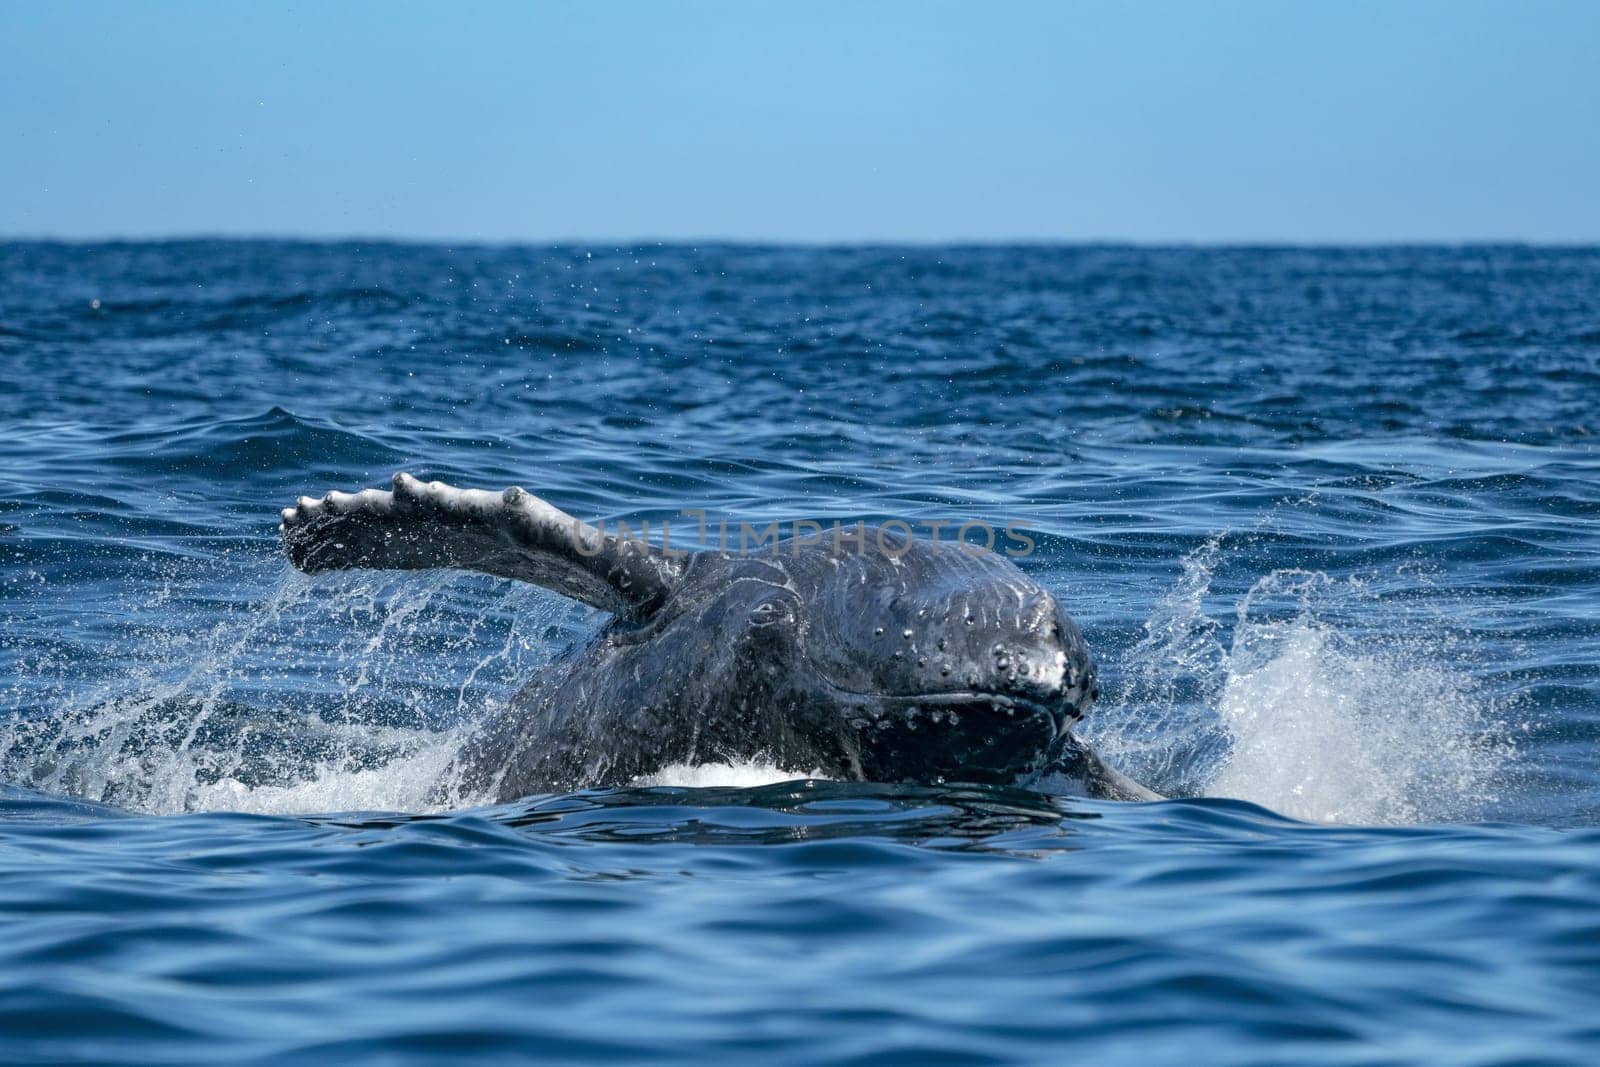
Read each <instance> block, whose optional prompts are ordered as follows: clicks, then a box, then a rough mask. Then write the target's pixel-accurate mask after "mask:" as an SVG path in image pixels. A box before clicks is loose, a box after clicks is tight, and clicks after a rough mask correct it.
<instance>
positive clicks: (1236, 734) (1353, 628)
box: [1093, 537, 1515, 824]
mask: <svg viewBox="0 0 1600 1067" xmlns="http://www.w3.org/2000/svg"><path fill="white" fill-rule="evenodd" d="M1222 545H1223V539H1222V538H1220V537H1218V538H1213V539H1212V540H1210V541H1208V542H1207V543H1206V544H1204V545H1202V546H1201V547H1200V548H1199V549H1197V550H1196V551H1194V552H1192V553H1190V554H1189V555H1188V556H1187V557H1186V558H1185V559H1184V561H1183V575H1182V577H1181V578H1180V579H1179V580H1178V582H1177V583H1176V584H1175V586H1174V587H1173V589H1172V590H1171V591H1170V592H1169V593H1168V594H1167V595H1166V596H1165V597H1164V598H1162V600H1161V601H1160V602H1159V603H1158V604H1157V606H1156V608H1155V610H1154V611H1153V612H1152V614H1151V616H1150V619H1149V620H1148V621H1147V622H1146V624H1145V633H1144V636H1143V638H1142V640H1141V641H1140V642H1139V643H1138V644H1137V645H1136V646H1135V647H1134V648H1133V649H1132V651H1131V653H1130V655H1129V656H1128V658H1127V662H1126V663H1125V664H1124V665H1123V666H1124V671H1123V673H1124V676H1125V681H1124V684H1123V686H1122V691H1121V692H1120V693H1119V694H1117V695H1116V697H1115V698H1114V700H1113V701H1112V706H1110V707H1108V708H1107V709H1105V714H1103V715H1099V716H1097V717H1096V720H1097V724H1098V728H1099V729H1100V730H1101V731H1102V734H1101V735H1100V736H1096V737H1095V738H1094V739H1093V740H1094V741H1095V743H1096V744H1098V745H1099V746H1100V747H1101V748H1102V750H1104V751H1105V752H1106V753H1107V754H1108V755H1109V756H1111V757H1112V758H1113V759H1115V760H1118V761H1120V762H1122V763H1123V764H1125V765H1127V766H1128V767H1130V768H1131V769H1132V770H1133V771H1134V773H1135V774H1136V776H1141V777H1143V778H1144V779H1145V780H1147V781H1150V782H1152V783H1154V784H1156V786H1157V787H1158V788H1163V789H1165V790H1167V791H1169V792H1172V793H1175V794H1183V795H1199V794H1209V795H1218V796H1231V797H1238V798H1241V799H1245V800H1251V801H1254V802H1256V803H1259V804H1262V805H1265V806H1267V807H1270V808H1273V809H1274V810H1277V811H1280V812H1283V813H1285V814H1288V815H1293V816H1297V817H1300V818H1305V819H1313V820H1322V821H1332V822H1346V823H1361V824H1390V823H1414V822H1421V821H1430V820H1443V819H1459V818H1474V817H1481V816H1482V815H1484V814H1485V813H1486V812H1488V811H1489V810H1491V809H1492V806H1493V804H1494V802H1495V800H1496V799H1497V795H1496V791H1497V788H1498V785H1497V783H1500V782H1503V781H1505V780H1506V775H1505V771H1506V769H1507V767H1508V765H1509V763H1510V761H1511V760H1512V758H1513V757H1514V754H1515V753H1514V748H1513V746H1512V743H1511V741H1510V740H1509V738H1510V736H1511V734H1512V731H1511V729H1510V728H1509V727H1508V725H1507V723H1506V721H1505V716H1506V714H1508V712H1509V708H1507V707H1504V706H1498V705H1497V704H1496V702H1495V701H1493V700H1492V699H1490V698H1489V697H1488V696H1487V695H1486V694H1485V693H1484V692H1482V691H1481V688H1480V686H1479V685H1478V684H1477V683H1476V682H1475V681H1474V679H1473V676H1472V674H1471V672H1470V670H1469V669H1468V667H1469V656H1470V651H1471V642H1470V640H1469V639H1468V638H1466V637H1465V636H1463V635H1460V634H1458V633H1453V632H1451V631H1450V630H1449V629H1448V628H1447V626H1446V625H1445V623H1444V622H1443V621H1442V619H1441V618H1440V617H1439V616H1437V615H1422V614H1412V613H1408V612H1405V611H1403V610H1400V609H1397V608H1396V607H1395V606H1393V605H1387V604H1385V603H1384V602H1383V601H1382V600H1381V599H1380V598H1378V597H1377V596H1376V595H1375V594H1373V593H1372V592H1371V591H1370V588H1369V585H1368V583H1366V582H1363V581H1360V580H1357V579H1344V580H1334V579H1332V578H1330V577H1329V576H1328V575H1326V574H1323V573H1320V572H1314V571H1305V570H1297V569H1287V570H1274V571H1272V572H1271V573H1269V574H1267V575H1265V576H1264V577H1261V578H1260V579H1258V580H1257V581H1255V582H1254V584H1253V585H1252V586H1251V587H1250V588H1249V590H1248V591H1247V592H1246V593H1245V594H1244V595H1243V596H1241V597H1238V598H1237V600H1236V601H1235V603H1234V606H1233V613H1232V614H1233V619H1232V622H1231V626H1230V625H1225V624H1224V623H1223V622H1222V621H1220V620H1218V619H1216V618H1213V617H1212V616H1211V615H1209V614H1207V611H1206V605H1207V602H1208V600H1210V599H1211V597H1210V592H1211V585H1212V580H1213V577H1214V575H1215V572H1216V570H1217V568H1218V566H1219V564H1220V563H1221V562H1222V561H1223V559H1224V554H1223V548H1222ZM1397 620H1401V621H1405V622H1407V623H1409V624H1410V625H1408V626H1406V627H1402V628H1401V630H1402V632H1400V633H1396V632H1394V631H1395V629H1396V622H1397Z"/></svg>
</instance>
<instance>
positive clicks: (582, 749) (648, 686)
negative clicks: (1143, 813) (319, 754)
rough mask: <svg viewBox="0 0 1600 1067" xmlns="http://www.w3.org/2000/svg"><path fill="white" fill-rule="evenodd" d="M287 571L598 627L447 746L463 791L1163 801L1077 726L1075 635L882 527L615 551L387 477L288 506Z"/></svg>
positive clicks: (536, 515) (1013, 582)
mask: <svg viewBox="0 0 1600 1067" xmlns="http://www.w3.org/2000/svg"><path fill="white" fill-rule="evenodd" d="M281 530H282V533H283V539H284V546H285V549H286V551H287V552H288V554H289V557H290V559H291V560H292V561H293V562H294V563H295V565H296V566H299V567H301V568H302V569H304V570H307V571H311V572H315V571H321V570H328V569H339V568H346V567H380V568H405V569H415V568H423V567H438V566H454V567H462V568H467V569H474V570H480V571H485V572H487V573H491V574H498V575H501V576H504V577H514V578H519V579H522V580H528V581H534V582H537V583H538V584H542V585H546V586H548V587H550V588H554V589H557V590H558V591H561V592H563V593H566V594H568V595H571V596H574V597H576V598H578V599H580V600H584V601H586V602H588V603H591V604H594V605H596V606H598V607H602V608H605V609H607V610H610V611H612V612H613V618H612V620H611V621H610V623H609V624H608V625H607V626H606V627H605V628H604V629H603V630H602V631H601V632H600V633H599V634H598V635H596V637H595V638H594V639H593V640H592V641H590V642H589V643H588V644H586V645H584V646H582V647H581V648H576V649H573V650H570V651H569V652H567V653H566V654H564V655H563V656H561V657H559V658H558V659H557V660H556V661H555V662H553V663H551V664H550V665H549V666H548V667H547V668H546V669H545V670H543V671H542V672H541V673H540V674H539V676H538V677H536V678H535V679H533V680H532V681H531V682H529V683H528V684H527V685H526V686H525V687H524V688H523V689H522V690H520V691H519V692H518V693H517V694H516V695H515V696H514V697H513V698H512V699H511V700H510V702H509V703H508V705H507V706H506V709H505V710H504V711H503V712H502V713H500V714H499V715H498V716H497V717H496V718H495V719H494V720H493V721H491V722H490V723H488V724H487V725H486V726H485V727H484V728H483V729H482V730H480V731H479V732H478V733H477V734H476V736H475V737H474V738H473V739H472V740H471V741H469V742H468V743H467V745H466V746H465V747H464V748H463V751H462V752H461V754H460V756H459V757H458V760H457V772H458V777H459V786H460V787H461V789H462V791H463V793H466V794H470V795H487V796H491V797H493V798H496V799H498V800H501V801H510V800H515V799H518V798H521V797H524V796H528V795H531V794H535V793H548V792H565V791H571V790H574V789H580V788H593V787H610V786H621V785H626V784H628V783H630V782H633V781H635V780H637V779H638V778H640V777H641V776H646V775H649V774H652V773H654V772H656V771H659V770H661V769H662V768H665V767H669V766H673V765H681V764H701V763H737V762H746V761H752V760H759V761H764V762H770V763H772V764H775V765H777V766H778V767H781V768H784V769H786V770H793V771H794V772H796V774H797V775H817V776H821V777H827V778H833V779H839V780H860V781H880V782H919V783H935V782H946V781H950V782H954V781H964V782H981V783H1005V784H1011V783H1017V782H1023V783H1026V782H1028V781H1031V780H1034V779H1038V778H1042V777H1044V776H1048V777H1050V778H1051V779H1052V780H1053V781H1054V782H1056V783H1057V787H1058V788H1059V783H1061V782H1062V781H1066V782H1068V783H1072V784H1073V785H1074V786H1075V788H1074V790H1073V791H1077V792H1081V793H1083V794H1085V795H1089V796H1096V797H1104V798H1110V799H1122V800H1149V799H1158V798H1157V797H1156V795H1155V794H1154V793H1151V792H1150V791H1149V790H1147V789H1145V788H1144V787H1143V786H1140V785H1138V784H1137V783H1135V782H1133V781H1131V780H1129V779H1127V778H1125V777H1124V776H1122V775H1121V774H1119V773H1118V772H1116V771H1115V770H1113V769H1112V768H1111V767H1109V766H1107V765H1106V764H1105V763H1104V762H1103V761H1102V760H1100V759H1099V757H1098V756H1096V755H1095V754H1094V753H1093V752H1092V751H1090V750H1089V749H1088V747H1087V746H1085V745H1084V744H1083V743H1082V742H1081V741H1079V740H1078V739H1077V738H1076V737H1075V736H1074V735H1073V734H1072V733H1071V730H1070V727H1071V725H1072V723H1073V722H1075V721H1076V720H1077V719H1078V718H1080V717H1081V716H1082V715H1083V713H1084V712H1085V711H1086V710H1087V709H1088V707H1089V706H1090V705H1091V704H1092V703H1093V701H1094V700H1095V698H1096V697H1097V696H1098V695H1099V689H1098V683H1097V680H1096V669H1095V664H1094V661H1093V659H1092V658H1091V657H1090V655H1089V652H1088V649H1087V647H1086V646H1085V644H1084V641H1083V637H1082V635H1081V634H1080V633H1079V632H1078V628H1077V627H1076V626H1075V625H1074V624H1073V622H1072V621H1071V620H1070V619H1069V618H1068V617H1067V615H1066V614H1065V613H1064V612H1063V611H1062V610H1061V607H1060V605H1059V604H1058V603H1057V602H1056V600H1055V598H1054V597H1053V596H1051V594H1050V593H1049V592H1048V591H1046V590H1045V589H1043V588H1042V587H1040V586H1039V585H1038V584H1036V583H1035V582H1033V581H1032V580H1031V579H1030V578H1028V577H1027V575H1025V574H1024V573H1023V572H1022V571H1021V570H1020V569H1018V568H1017V567H1016V565H1015V564H1013V563H1012V562H1011V561H1010V560H1008V559H1006V558H1005V557H1003V556H1001V555H999V554H996V553H993V552H978V551H974V550H972V549H968V548H963V547H961V546H959V545H955V544H951V543H948V542H946V543H943V544H937V545H936V544H933V543H930V542H927V541H919V540H914V539H911V538H909V537H907V536H905V535H904V534H903V533H901V532H899V531H894V530H883V531H880V530H878V529H876V528H873V527H867V528H866V529H865V536H864V537H862V538H859V539H857V538H855V537H853V536H852V537H849V538H846V539H844V540H842V541H836V540H835V539H834V538H832V537H831V536H827V535H824V536H822V537H819V538H810V539H804V540H799V541H797V540H794V539H789V540H782V541H778V542H776V543H771V544H767V545H763V546H762V547H761V550H760V552H759V553H751V554H745V555H726V554H721V553H718V552H698V553H692V554H689V553H676V552H673V553H669V552H666V551H663V550H662V549H661V548H659V547H649V548H646V547H645V546H643V545H640V544H639V543H637V542H624V541H619V540H617V539H616V538H608V537H606V536H605V535H604V534H603V533H602V532H601V531H599V530H596V529H595V528H594V527H591V526H588V525H586V524H584V523H581V522H579V521H578V520H576V519H573V518H572V517H571V516H568V515H566V514H565V513H563V512H560V511H559V510H557V509H555V508H553V507H551V506H550V505H549V504H547V503H545V502H544V501H542V500H538V499H537V498H535V497H532V496H530V495H528V494H527V493H525V492H523V491H522V490H520V489H510V490H506V491H505V492H504V493H489V492H485V491H482V490H459V489H455V488H453V487H450V486H446V485H443V484H442V483H438V482H434V483H422V482H419V481H417V480H416V479H412V478H410V477H408V476H406V475H403V474H402V475H396V476H395V481H394V489H393V491H391V492H385V491H381V490H365V491H363V492H360V493H355V494H345V493H330V494H328V495H327V496H325V497H323V498H322V499H320V500H310V499H307V498H301V501H300V503H299V504H298V505H297V506H296V507H294V508H289V509H285V511H284V513H283V526H282V527H281Z"/></svg>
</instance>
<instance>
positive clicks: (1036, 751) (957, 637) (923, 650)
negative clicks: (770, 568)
mask: <svg viewBox="0 0 1600 1067" xmlns="http://www.w3.org/2000/svg"><path fill="white" fill-rule="evenodd" d="M893 548H894V551H893V552H892V553H888V552H880V553H872V552H867V553H862V554H859V555H847V556H844V557H839V556H837V555H836V554H820V555H822V557H823V558H820V559H813V560H810V561H797V563H801V565H798V566H796V567H795V568H793V569H792V574H793V575H794V582H795V583H796V584H797V585H798V586H799V588H800V592H801V596H800V597H799V602H800V604H801V605H803V608H802V610H803V611H804V617H803V619H802V620H801V622H800V625H799V626H798V627H797V630H798V637H797V639H796V647H795V648H794V650H793V652H794V654H796V655H798V656H800V657H802V658H803V660H804V663H803V672H804V673H805V674H808V675H809V677H810V679H811V680H812V685H813V687H814V690H815V692H816V694H817V696H818V703H820V704H823V705H825V706H828V707H829V708H830V710H831V711H832V713H834V714H836V715H838V716H839V717H840V719H841V720H842V723H843V725H844V727H845V728H846V736H847V738H848V740H849V743H850V745H851V746H852V747H853V749H854V755H855V758H856V759H857V760H858V761H859V771H860V774H861V775H862V776H863V777H865V778H867V779H870V780H877V781H903V780H908V781H923V782H935V781H941V780H962V781H994V782H999V781H1010V780H1012V779H1014V778H1015V777H1016V776H1017V775H1018V774H1019V773H1023V772H1026V771H1028V770H1030V769H1032V768H1034V767H1037V766H1038V765H1039V764H1040V762H1041V761H1042V760H1043V758H1044V756H1045V753H1046V751H1047V750H1048V749H1049V747H1050V746H1051V744H1052V743H1053V742H1054V741H1055V740H1056V739H1057V738H1060V737H1062V736H1064V735H1065V734H1066V732H1067V730H1068V728H1069V727H1070V726H1071V724H1072V723H1073V722H1075V721H1076V720H1077V719H1078V718H1080V717H1081V716H1082V715H1083V714H1084V712H1085V711H1087V710H1088V708H1089V706H1090V705H1091V704H1092V703H1093V702H1094V701H1095V699H1096V698H1097V697H1098V696H1099V684H1098V680H1097V672H1096V668H1095V663H1094V660H1093V658H1091V656H1090V655H1089V650H1088V647H1087V646H1086V644H1085V643H1084V640H1083V635H1082V634H1081V633H1080V632H1079V630H1078V627H1077V626H1076V625H1074V623H1073V622H1072V620H1071V619H1070V618H1068V616H1067V614H1066V613H1065V612H1064V611H1063V610H1062V609H1061V605H1060V604H1059V603H1057V601H1056V599H1055V597H1053V596H1052V595H1051V594H1050V593H1049V592H1048V591H1046V590H1045V589H1044V588H1042V587H1041V586H1039V585H1038V584H1037V583H1036V582H1034V581H1032V580H1031V579H1030V578H1028V577H1027V575H1025V574H1024V573H1023V572H1022V571H1021V570H1019V569H1018V568H1017V567H1016V565H1015V564H1013V563H1012V562H1011V561H1010V560H1008V559H1006V558H1004V557H1003V556H1000V555H997V554H995V553H992V552H989V553H981V554H973V553H972V552H971V551H970V550H968V549H964V548H961V547H959V546H952V545H948V544H946V545H934V544H930V543H928V542H922V541H912V540H909V539H907V540H903V541H901V542H899V543H897V544H895V545H894V546H893ZM807 586H809V587H810V588H807Z"/></svg>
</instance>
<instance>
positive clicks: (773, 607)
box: [750, 600, 789, 626]
mask: <svg viewBox="0 0 1600 1067" xmlns="http://www.w3.org/2000/svg"><path fill="white" fill-rule="evenodd" d="M788 618H789V612H788V610H787V608H786V607H785V606H784V605H783V604H782V603H780V602H779V601H776V600H763V601H762V602H761V603H759V604H757V605H756V606H755V607H753V608H751V609H750V622H751V623H752V624H754V625H756V626H771V625H773V624H774V623H778V622H783V621H785V620H787V619H788Z"/></svg>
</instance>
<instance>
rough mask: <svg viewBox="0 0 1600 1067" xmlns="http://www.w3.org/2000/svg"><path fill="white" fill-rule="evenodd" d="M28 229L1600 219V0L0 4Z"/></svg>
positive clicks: (921, 237)
mask: <svg viewBox="0 0 1600 1067" xmlns="http://www.w3.org/2000/svg"><path fill="white" fill-rule="evenodd" d="M0 234H5V235H15V236H65V237H97V236H150V235H180V234H251V235H284V236H336V235H360V236H395V237H424V238H446V239H449V238H456V239H486V240H536V241H545V240H551V239H560V238H593V239H612V238H618V239H626V238H655V237H659V238H677V239H693V238H718V237H721V238H736V239H764V238H767V239H783V240H802V241H833V240H907V241H937V240H954V239H979V240H1000V239H1026V240H1055V239H1068V240H1083V239H1128V240H1136V241H1350V242H1356V241H1394V240H1440V241H1461V240H1482V239H1521V240H1533V241H1559V242H1572V241H1588V242H1593V241H1597V240H1600V0H1572V2H1561V0H1521V2H1515V3H1512V2H1505V3H1483V2H1477V0H1436V2H1422V0H1414V2H1407V0H1386V2H1366V0H1342V2H1315V0H1299V2H1291V0H1260V2H1208V0H1179V2H1155V0H1151V2H1143V3H1140V2H1128V3H1110V2H1097V3H1087V2H1085V3H1077V2H1070V0H1060V2H1049V0H1038V2H1027V0H1016V2H1009V3H1008V2H1004V0H984V2H979V0H970V2H966V3H951V2H940V0H911V2H895V0H850V2H833V0H792V2H788V3H757V2H742V3H739V2H725V3H693V2H673V0H657V2H637V3H624V2H594V0H589V2H577V0H573V2H566V3H554V2H551V3H537V2H528V3H461V2H456V3H445V2H441V3H436V4H414V3H393V2H384V3H354V2H339V3H305V4H293V5H290V4H279V3H250V4H246V3H214V2H205V3H181V4H180V3H159V2H151V3H87V2H58V3H43V2H31V0H0Z"/></svg>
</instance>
